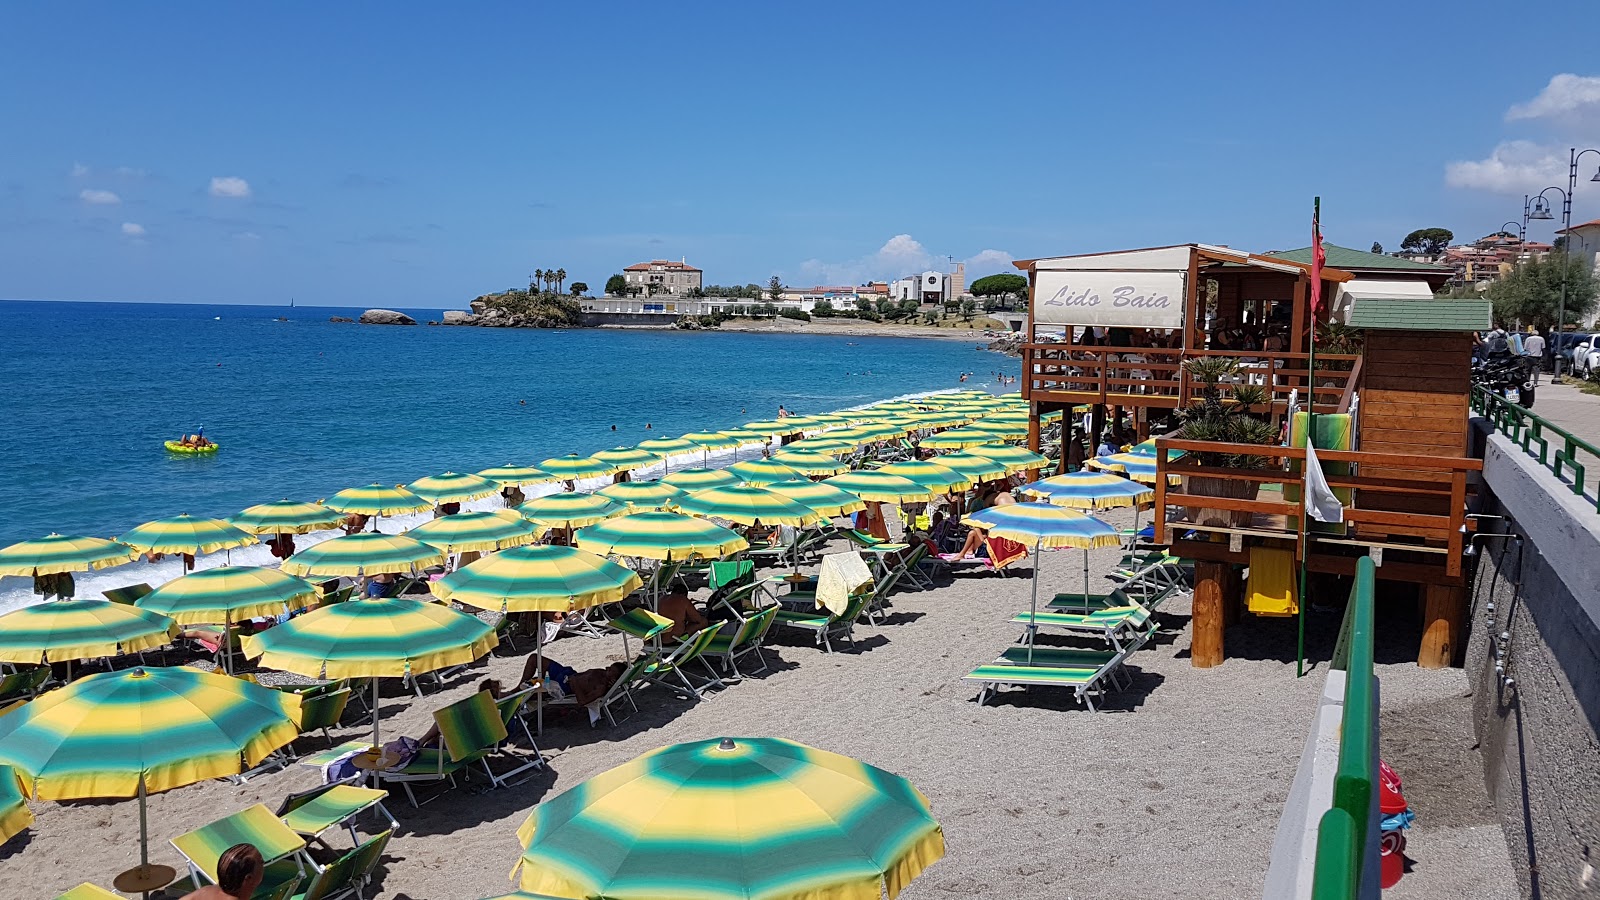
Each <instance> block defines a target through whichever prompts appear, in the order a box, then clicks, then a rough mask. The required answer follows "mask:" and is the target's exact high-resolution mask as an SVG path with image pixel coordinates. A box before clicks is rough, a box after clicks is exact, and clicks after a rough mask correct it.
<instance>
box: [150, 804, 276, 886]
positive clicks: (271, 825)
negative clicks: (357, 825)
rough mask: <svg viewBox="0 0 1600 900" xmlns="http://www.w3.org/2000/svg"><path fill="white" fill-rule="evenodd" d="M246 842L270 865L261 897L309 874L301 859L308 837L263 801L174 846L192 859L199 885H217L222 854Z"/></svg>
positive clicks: (185, 836)
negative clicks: (287, 823)
mask: <svg viewBox="0 0 1600 900" xmlns="http://www.w3.org/2000/svg"><path fill="white" fill-rule="evenodd" d="M246 843H248V844H253V845H255V848H256V849H257V850H259V851H260V852H261V858H262V859H263V860H264V861H265V862H266V864H267V873H266V878H265V879H264V880H263V881H262V883H261V887H260V888H259V889H258V896H259V895H260V894H261V893H269V894H270V893H271V892H273V891H276V890H277V889H278V888H280V887H281V886H282V885H284V884H285V883H287V882H290V881H293V882H297V883H298V882H299V881H300V879H301V877H302V876H304V875H305V866H304V864H303V861H302V859H301V853H302V851H304V850H305V846H306V840H305V838H303V837H301V836H300V835H298V834H296V833H295V832H294V829H292V828H290V827H289V826H287V825H285V824H283V822H282V821H281V820H280V819H279V818H278V817H277V816H275V815H273V814H272V813H271V812H270V811H269V810H268V809H267V808H266V806H264V805H263V804H260V803H257V804H255V805H254V806H247V807H245V808H244V809H242V810H240V811H238V812H236V813H234V814H233V815H231V816H228V817H227V818H224V819H218V820H217V821H215V822H212V823H211V824H210V825H205V826H203V827H200V828H196V829H195V830H194V831H191V832H189V833H187V834H180V835H178V836H177V837H175V838H173V839H172V846H173V847H174V848H176V849H177V851H178V852H179V853H181V854H183V858H184V859H185V860H187V861H188V863H189V869H190V871H191V872H193V873H194V875H195V883H196V884H200V883H206V882H209V883H211V884H215V883H216V882H217V861H218V860H219V859H221V858H222V854H223V853H224V852H225V851H227V849H228V848H229V847H232V846H233V845H234V844H246Z"/></svg>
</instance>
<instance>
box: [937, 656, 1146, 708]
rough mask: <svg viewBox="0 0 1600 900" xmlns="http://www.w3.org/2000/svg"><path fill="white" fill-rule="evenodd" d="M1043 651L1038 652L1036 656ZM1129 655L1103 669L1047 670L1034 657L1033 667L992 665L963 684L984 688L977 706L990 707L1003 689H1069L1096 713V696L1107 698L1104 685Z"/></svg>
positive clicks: (1112, 660) (975, 671)
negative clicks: (1012, 687) (1006, 686)
mask: <svg viewBox="0 0 1600 900" xmlns="http://www.w3.org/2000/svg"><path fill="white" fill-rule="evenodd" d="M1039 649H1040V648H1035V650H1034V652H1035V654H1037V653H1038V650H1039ZM1126 655H1127V651H1125V650H1119V651H1117V652H1116V653H1114V654H1113V655H1112V657H1111V658H1110V659H1108V660H1106V661H1105V662H1103V663H1101V664H1100V665H1098V666H1096V665H1084V666H1044V665H1039V664H1037V663H1038V657H1037V655H1036V656H1035V664H1034V665H1025V664H1023V665H1018V664H1016V663H1010V662H1004V663H990V664H989V665H986V666H979V667H977V668H976V669H973V670H972V672H971V673H969V674H967V675H965V676H963V677H962V680H963V681H972V682H976V683H977V684H979V685H980V686H981V687H980V688H979V690H978V705H979V706H982V705H983V704H984V703H987V702H988V700H989V698H990V697H991V696H994V695H995V694H997V693H998V692H999V690H1000V687H1001V685H1020V686H1023V687H1054V688H1067V689H1069V690H1071V691H1072V692H1073V696H1075V697H1076V698H1077V699H1079V700H1082V701H1083V704H1084V705H1085V706H1087V707H1088V708H1089V710H1090V711H1091V712H1093V711H1094V708H1095V706H1094V695H1095V694H1099V695H1100V697H1101V698H1102V699H1103V698H1104V697H1105V686H1104V682H1105V681H1106V680H1108V678H1109V677H1110V675H1111V673H1112V672H1113V671H1114V670H1115V669H1116V667H1117V666H1119V665H1121V664H1122V659H1123V657H1124V656H1126Z"/></svg>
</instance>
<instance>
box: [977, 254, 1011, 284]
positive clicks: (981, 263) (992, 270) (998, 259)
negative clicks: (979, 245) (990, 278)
mask: <svg viewBox="0 0 1600 900" xmlns="http://www.w3.org/2000/svg"><path fill="white" fill-rule="evenodd" d="M1015 258H1016V257H1014V256H1012V255H1011V254H1009V253H1007V252H1006V251H1004V250H983V251H981V252H979V253H978V254H977V255H976V256H971V257H968V258H967V260H966V262H967V280H968V281H971V280H972V279H974V278H982V277H983V276H984V275H994V274H996V273H998V272H1014V271H1016V270H1015V269H1014V268H1013V267H1012V265H1011V261H1012V260H1013V259H1015Z"/></svg>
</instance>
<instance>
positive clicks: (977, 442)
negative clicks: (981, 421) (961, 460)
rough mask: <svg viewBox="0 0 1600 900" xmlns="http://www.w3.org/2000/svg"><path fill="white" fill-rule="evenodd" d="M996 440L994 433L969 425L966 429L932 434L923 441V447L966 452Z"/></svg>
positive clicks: (954, 429) (953, 429)
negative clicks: (968, 449) (967, 449)
mask: <svg viewBox="0 0 1600 900" xmlns="http://www.w3.org/2000/svg"><path fill="white" fill-rule="evenodd" d="M994 440H996V438H995V435H994V433H993V432H988V431H983V430H982V429H979V428H975V427H973V426H970V425H969V426H967V427H966V428H952V429H950V430H949V431H941V432H939V433H938V434H930V435H928V436H927V437H925V438H923V439H922V446H924V447H931V448H932V449H934V450H965V449H966V448H968V447H978V446H981V445H983V444H988V443H992V442H993V441H994Z"/></svg>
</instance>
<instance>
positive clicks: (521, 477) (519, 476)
mask: <svg viewBox="0 0 1600 900" xmlns="http://www.w3.org/2000/svg"><path fill="white" fill-rule="evenodd" d="M478 474H479V475H481V476H483V477H484V478H487V479H489V480H490V481H492V482H494V483H495V484H499V485H504V486H506V487H526V486H527V485H530V484H549V483H550V482H552V481H559V480H560V479H559V478H557V477H556V476H554V475H551V474H550V473H549V472H546V471H545V470H543V469H541V468H538V467H537V466H515V465H512V464H510V463H507V464H505V465H503V466H495V467H494V468H492V469H484V470H483V471H482V472H479V473H478Z"/></svg>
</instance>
